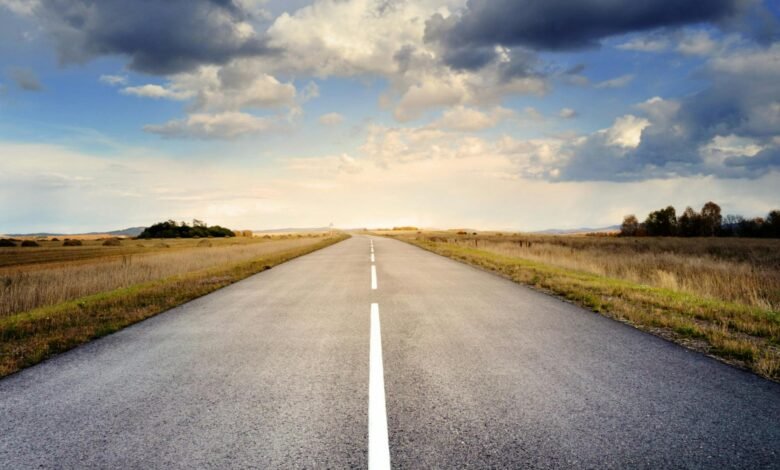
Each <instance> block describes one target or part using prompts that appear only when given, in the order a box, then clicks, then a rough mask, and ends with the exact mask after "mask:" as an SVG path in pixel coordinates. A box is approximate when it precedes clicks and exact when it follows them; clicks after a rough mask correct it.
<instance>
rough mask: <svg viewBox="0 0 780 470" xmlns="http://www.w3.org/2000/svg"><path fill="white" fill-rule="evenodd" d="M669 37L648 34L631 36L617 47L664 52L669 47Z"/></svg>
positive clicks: (628, 49)
mask: <svg viewBox="0 0 780 470" xmlns="http://www.w3.org/2000/svg"><path fill="white" fill-rule="evenodd" d="M669 45H670V44H669V38H668V37H667V36H666V35H659V34H647V35H642V36H638V37H634V38H631V39H630V40H628V41H626V42H624V43H621V44H618V45H617V46H616V47H617V48H618V49H621V50H624V51H639V52H662V51H665V50H667V49H669Z"/></svg>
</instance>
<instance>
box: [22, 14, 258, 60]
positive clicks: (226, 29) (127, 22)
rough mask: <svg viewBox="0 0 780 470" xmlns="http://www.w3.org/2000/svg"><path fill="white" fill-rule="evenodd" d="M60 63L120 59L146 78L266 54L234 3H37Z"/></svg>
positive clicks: (247, 15)
mask: <svg viewBox="0 0 780 470" xmlns="http://www.w3.org/2000/svg"><path fill="white" fill-rule="evenodd" d="M35 14H36V16H37V17H38V18H39V19H40V20H41V22H42V25H43V27H44V28H45V29H46V30H47V31H48V32H49V33H50V34H51V36H52V37H53V39H54V41H55V42H56V45H57V49H58V51H59V55H60V59H61V61H62V62H64V63H80V62H85V61H87V60H89V59H92V58H94V57H97V56H101V55H113V54H119V55H125V56H127V57H129V59H130V63H129V67H130V68H132V69H134V70H138V71H141V72H146V73H151V74H170V73H175V72H182V71H187V70H191V69H193V68H195V67H196V66H198V65H201V64H222V63H226V62H228V61H230V60H231V59H233V58H236V57H242V56H254V55H260V54H268V53H269V52H270V51H269V49H268V47H267V46H266V43H265V41H264V40H263V38H262V37H260V36H258V35H257V34H253V33H252V32H251V31H248V30H247V28H245V27H243V26H241V27H240V25H242V24H243V23H245V22H249V21H251V20H252V18H251V17H250V13H248V12H246V11H244V10H243V9H242V7H241V5H240V4H239V3H237V2H236V1H234V0H132V1H128V0H42V1H41V3H40V6H39V7H38V8H37V9H36V10H35Z"/></svg>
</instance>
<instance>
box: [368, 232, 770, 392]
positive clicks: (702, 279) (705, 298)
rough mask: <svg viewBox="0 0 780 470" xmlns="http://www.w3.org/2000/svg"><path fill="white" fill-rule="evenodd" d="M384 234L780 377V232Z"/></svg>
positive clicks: (765, 373)
mask: <svg viewBox="0 0 780 470" xmlns="http://www.w3.org/2000/svg"><path fill="white" fill-rule="evenodd" d="M380 234H383V235H388V236H392V237H394V238H398V239H401V240H404V241H407V242H409V243H412V244H415V245H418V246H420V247H422V248H425V249H427V250H430V251H433V252H435V253H438V254H441V255H444V256H448V257H451V258H454V259H457V260H460V261H463V262H466V263H469V264H472V265H475V266H478V267H481V268H484V269H487V270H490V271H493V272H496V273H498V274H501V275H503V276H505V277H508V278H510V279H512V280H514V281H516V282H519V283H523V284H527V285H530V286H533V287H535V288H538V289H541V290H544V291H548V292H551V293H554V294H556V295H559V296H561V297H564V298H566V299H568V300H570V301H572V302H574V303H577V304H579V305H582V306H584V307H586V308H589V309H591V310H593V311H596V312H599V313H602V314H604V315H607V316H610V317H613V318H616V319H618V320H621V321H624V322H627V323H630V324H632V325H634V326H636V327H638V328H640V329H643V330H646V331H649V332H652V333H654V334H657V335H660V336H663V337H665V338H667V339H670V340H672V341H675V342H678V343H680V344H683V345H685V346H687V347H689V348H692V349H695V350H698V351H702V352H705V353H707V354H710V355H712V356H714V357H717V358H719V359H721V360H723V361H726V362H729V363H731V364H734V365H737V366H741V367H745V368H748V369H750V370H753V371H754V372H756V373H758V374H760V375H762V376H764V377H767V378H771V379H774V380H780V240H758V239H708V238H699V239H676V238H638V239H637V238H618V237H585V236H539V235H518V234H497V233H485V234H478V235H474V234H473V233H472V234H460V235H459V234H457V233H456V232H424V233H419V232H416V231H410V232H398V231H396V232H380Z"/></svg>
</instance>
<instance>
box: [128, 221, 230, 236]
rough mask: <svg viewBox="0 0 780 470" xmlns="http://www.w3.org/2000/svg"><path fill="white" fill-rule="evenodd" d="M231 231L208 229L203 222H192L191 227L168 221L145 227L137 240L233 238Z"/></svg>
mask: <svg viewBox="0 0 780 470" xmlns="http://www.w3.org/2000/svg"><path fill="white" fill-rule="evenodd" d="M235 236H236V234H235V233H233V231H232V230H230V229H227V228H225V227H220V226H219V225H212V226H211V227H209V226H208V225H206V224H204V223H203V222H201V221H199V220H196V221H193V224H192V226H190V225H187V224H186V223H184V222H182V223H181V224H178V223H176V221H173V220H168V221H166V222H160V223H157V224H154V225H152V226H151V227H147V228H145V229H144V231H143V232H141V234H140V235H138V238H194V237H201V238H207V237H235Z"/></svg>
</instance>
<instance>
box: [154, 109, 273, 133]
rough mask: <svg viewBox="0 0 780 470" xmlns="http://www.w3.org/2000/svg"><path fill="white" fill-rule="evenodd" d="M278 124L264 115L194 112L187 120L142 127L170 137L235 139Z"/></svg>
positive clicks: (268, 130)
mask: <svg viewBox="0 0 780 470" xmlns="http://www.w3.org/2000/svg"><path fill="white" fill-rule="evenodd" d="M278 127H279V126H278V125H277V123H276V122H275V121H274V120H272V119H270V118H265V117H257V116H253V115H251V114H247V113H240V112H224V113H219V114H203V113H195V114H190V115H189V116H187V118H186V119H175V120H172V121H169V122H167V123H165V124H159V125H147V126H145V127H144V130H145V131H147V132H151V133H153V134H158V135H161V136H163V137H169V138H196V139H234V138H236V137H241V136H244V135H249V134H259V133H264V132H270V131H272V130H275V129H278Z"/></svg>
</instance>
